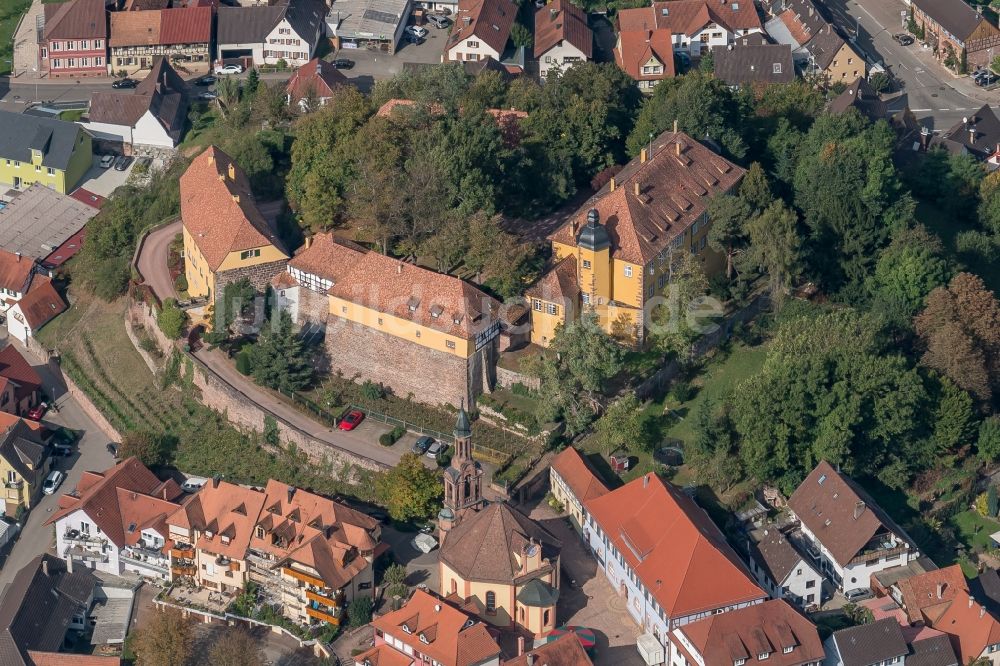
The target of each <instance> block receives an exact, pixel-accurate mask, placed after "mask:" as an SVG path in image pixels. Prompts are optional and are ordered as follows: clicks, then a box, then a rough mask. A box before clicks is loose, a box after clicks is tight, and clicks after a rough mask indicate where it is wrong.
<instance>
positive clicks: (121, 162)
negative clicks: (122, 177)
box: [115, 155, 135, 171]
mask: <svg viewBox="0 0 1000 666" xmlns="http://www.w3.org/2000/svg"><path fill="white" fill-rule="evenodd" d="M134 159H135V158H134V157H130V156H128V155H125V156H123V157H120V158H118V159H117V160H115V171H125V169H128V167H129V165H130V164H132V161H133V160H134Z"/></svg>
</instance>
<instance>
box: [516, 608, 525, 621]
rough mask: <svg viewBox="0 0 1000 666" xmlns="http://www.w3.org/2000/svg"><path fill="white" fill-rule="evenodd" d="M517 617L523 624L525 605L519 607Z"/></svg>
mask: <svg viewBox="0 0 1000 666" xmlns="http://www.w3.org/2000/svg"><path fill="white" fill-rule="evenodd" d="M517 618H518V620H519V621H520V622H521V623H522V624H523V623H524V606H521V607H520V608H518V609H517Z"/></svg>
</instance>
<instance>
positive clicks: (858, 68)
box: [824, 42, 865, 85]
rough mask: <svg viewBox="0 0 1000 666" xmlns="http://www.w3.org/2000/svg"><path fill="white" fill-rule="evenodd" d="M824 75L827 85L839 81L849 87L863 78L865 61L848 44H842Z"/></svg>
mask: <svg viewBox="0 0 1000 666" xmlns="http://www.w3.org/2000/svg"><path fill="white" fill-rule="evenodd" d="M824 73H825V74H826V77H827V81H828V82H829V83H836V82H837V81H841V82H842V83H846V84H848V85H850V84H851V83H854V81H855V79H857V78H859V77H861V78H864V77H865V59H864V58H862V57H861V56H859V55H858V54H857V52H856V51H855V50H854V49H852V48H851V45H850V44H848V43H847V42H844V45H843V46H841V47H840V50H839V51H838V52H837V55H836V56H834V58H833V62H831V63H830V66H829V67H827V68H826V71H825V72H824Z"/></svg>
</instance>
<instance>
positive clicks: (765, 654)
mask: <svg viewBox="0 0 1000 666" xmlns="http://www.w3.org/2000/svg"><path fill="white" fill-rule="evenodd" d="M770 656H771V653H770V652H761V653H760V654H758V655H757V660H758V661H764V660H765V659H767V658H768V657H770Z"/></svg>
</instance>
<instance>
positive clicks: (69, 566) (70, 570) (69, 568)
mask: <svg viewBox="0 0 1000 666" xmlns="http://www.w3.org/2000/svg"><path fill="white" fill-rule="evenodd" d="M66 573H73V558H72V557H67V558H66Z"/></svg>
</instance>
